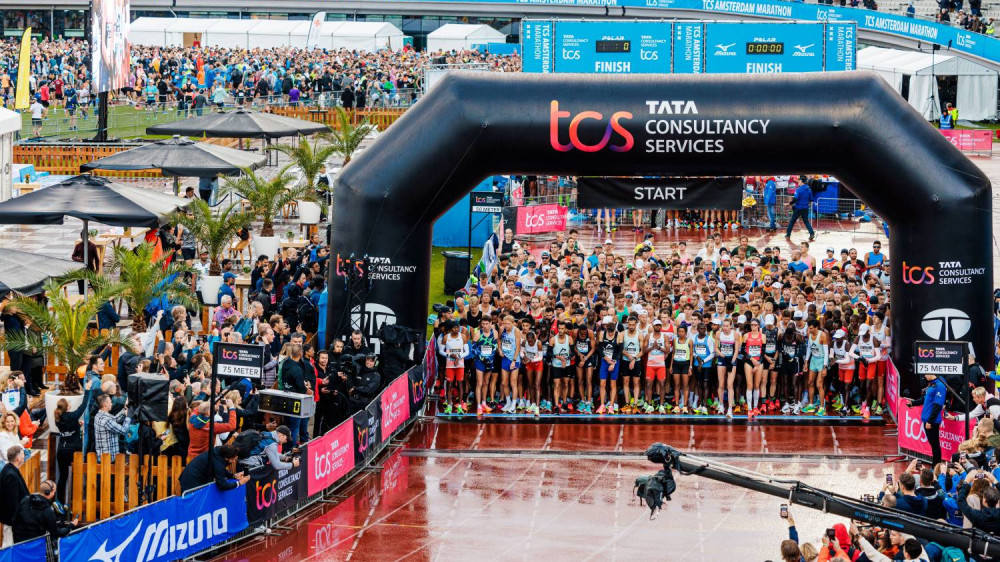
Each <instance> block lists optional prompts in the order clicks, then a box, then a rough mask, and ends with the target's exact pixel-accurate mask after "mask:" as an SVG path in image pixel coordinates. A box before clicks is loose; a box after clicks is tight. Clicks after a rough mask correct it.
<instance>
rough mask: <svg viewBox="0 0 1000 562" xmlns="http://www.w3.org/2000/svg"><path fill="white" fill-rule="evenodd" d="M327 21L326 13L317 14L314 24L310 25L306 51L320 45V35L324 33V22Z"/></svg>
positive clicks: (314, 17)
mask: <svg viewBox="0 0 1000 562" xmlns="http://www.w3.org/2000/svg"><path fill="white" fill-rule="evenodd" d="M324 21H326V12H316V15H314V16H313V19H312V23H310V24H309V35H308V36H307V37H306V49H312V48H313V47H315V46H316V45H317V44H318V43H319V34H320V32H321V31H323V22H324Z"/></svg>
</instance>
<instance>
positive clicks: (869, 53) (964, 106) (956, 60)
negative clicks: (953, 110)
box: [858, 47, 998, 121]
mask: <svg viewBox="0 0 1000 562" xmlns="http://www.w3.org/2000/svg"><path fill="white" fill-rule="evenodd" d="M943 53H944V52H943V51H937V52H936V53H934V54H933V55H932V54H931V53H920V52H913V51H900V50H896V49H885V48H882V47H866V48H864V49H861V50H859V51H858V70H871V71H874V72H875V73H876V74H878V75H879V76H881V77H882V78H884V79H885V81H886V82H888V83H889V85H890V86H892V88H893V89H894V90H896V91H897V92H899V93H900V94H902V92H903V85H904V81H905V82H908V94H907V101H908V102H909V103H910V105H911V106H913V107H914V109H916V110H917V111H918V112H920V114H921V115H923V116H924V117H925V118H926V119H928V120H933V119H937V118H938V117H940V114H941V109H940V107H941V106H942V105H943V103H942V101H941V94H940V92H939V91H938V87H937V83H936V81H935V78H936V77H939V76H955V77H957V78H958V92H957V94H956V100H955V105H956V107H957V108H958V112H959V113H958V116H959V119H968V120H971V121H977V120H980V119H994V118H996V113H997V86H998V83H997V82H998V80H997V73H996V72H994V71H992V70H990V69H988V68H986V67H985V66H982V65H980V64H977V63H974V62H972V61H969V60H966V59H964V58H962V57H958V56H954V55H949V54H943Z"/></svg>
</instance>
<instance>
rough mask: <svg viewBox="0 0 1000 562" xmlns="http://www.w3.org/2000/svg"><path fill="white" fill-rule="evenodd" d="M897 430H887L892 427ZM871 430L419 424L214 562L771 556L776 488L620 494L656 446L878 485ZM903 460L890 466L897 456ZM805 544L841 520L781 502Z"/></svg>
mask: <svg viewBox="0 0 1000 562" xmlns="http://www.w3.org/2000/svg"><path fill="white" fill-rule="evenodd" d="M891 429H893V428H888V430H891ZM886 431H887V428H883V427H849V428H837V429H831V428H830V427H815V426H811V427H793V426H782V427H772V426H768V427H746V426H744V427H741V426H708V427H684V426H663V427H655V426H640V425H606V424H605V425H583V424H573V425H556V424H530V425H529V424H525V425H518V424H509V425H506V424H467V423H435V422H425V423H424V424H423V425H422V426H420V427H418V428H416V429H415V430H413V432H412V433H411V435H410V436H409V438H408V439H407V443H406V445H405V446H404V447H402V448H400V449H398V450H396V451H395V452H393V453H391V454H390V455H389V456H388V458H387V459H386V460H385V461H384V463H383V467H384V468H383V470H382V471H381V472H379V473H367V474H364V475H362V476H359V477H357V478H355V479H354V481H352V482H351V483H350V485H349V486H348V487H347V488H345V489H344V490H342V491H341V492H340V493H341V494H343V495H345V496H346V498H344V499H342V500H337V503H333V504H327V505H325V506H322V507H320V508H316V509H314V510H313V511H311V512H309V513H306V514H303V516H302V517H300V518H299V519H298V520H297V521H293V522H290V523H287V525H288V526H289V527H291V529H292V530H291V531H281V533H282V536H280V537H272V538H267V539H256V540H252V541H248V542H247V543H245V544H243V545H241V546H240V548H239V549H235V550H233V551H231V552H230V553H229V554H227V555H226V556H222V557H220V558H217V560H226V561H238V560H246V561H252V562H279V561H287V560H294V561H296V562H298V561H305V560H314V561H327V560H338V561H340V560H344V561H346V560H353V561H379V562H383V561H391V560H414V561H418V560H419V561H423V560H426V561H440V560H455V559H458V558H461V559H469V560H546V561H555V560H574V561H578V560H579V561H583V560H605V561H606V560H636V559H644V560H648V559H654V560H672V561H681V560H691V561H702V560H704V561H719V560H741V561H742V560H748V561H750V560H756V561H763V560H774V559H780V556H779V551H778V546H779V544H780V542H781V540H782V539H785V538H787V537H788V534H787V525H786V523H785V521H783V520H782V519H780V518H779V517H778V511H779V505H780V504H781V503H782V501H781V500H780V499H778V498H775V497H771V496H766V495H763V494H759V493H756V492H750V491H748V490H745V489H743V488H738V487H734V486H729V485H725V484H720V483H717V482H714V481H711V480H707V479H702V478H699V477H696V476H679V475H678V476H677V485H678V488H677V492H676V493H675V494H674V498H673V501H671V502H669V503H668V504H667V505H666V507H665V509H664V510H663V512H662V514H661V515H660V516H659V517H658V518H657V519H656V520H654V521H650V520H649V510H648V509H646V508H644V507H640V506H639V505H638V504H637V502H636V500H635V498H634V497H633V496H632V486H633V482H634V480H635V478H636V477H637V476H642V475H645V474H651V473H653V472H655V470H656V468H657V467H656V466H654V465H652V464H650V463H649V462H648V461H646V460H645V458H644V457H643V455H642V451H643V450H644V449H645V448H646V447H647V446H648V445H649V444H650V443H651V442H653V441H663V442H666V443H669V444H671V445H674V446H676V447H678V448H680V449H683V450H689V451H696V452H697V453H703V454H705V455H706V456H711V457H715V458H716V459H717V460H721V461H722V462H726V463H727V464H730V465H732V466H735V467H739V468H743V469H750V470H755V471H759V472H763V473H766V474H769V475H774V476H778V477H789V478H795V479H800V480H802V481H804V482H807V483H809V484H813V485H816V486H820V487H822V488H825V489H828V490H833V491H837V492H840V493H844V494H846V495H860V494H862V493H877V492H878V490H879V489H880V487H881V485H882V483H883V482H884V474H885V471H886V470H887V469H888V467H890V466H891V465H889V464H887V463H886V462H885V460H884V457H883V455H891V454H893V453H894V452H895V440H894V437H892V436H891V435H887V433H886ZM895 468H896V470H897V471H898V470H899V469H900V466H899V465H896V466H895ZM792 513H793V515H794V516H795V519H796V523H797V524H798V528H799V530H800V534H801V535H802V540H803V541H813V542H818V541H819V538H820V535H822V533H823V532H824V530H825V529H826V528H827V527H830V526H832V525H833V524H834V523H837V522H844V521H843V520H842V519H840V518H837V517H833V516H826V515H823V514H822V513H819V512H815V511H811V510H806V509H804V508H798V509H796V508H794V507H793V508H792Z"/></svg>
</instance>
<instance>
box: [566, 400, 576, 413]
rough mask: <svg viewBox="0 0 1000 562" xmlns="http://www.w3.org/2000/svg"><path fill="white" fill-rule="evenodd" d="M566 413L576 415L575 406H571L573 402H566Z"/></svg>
mask: <svg viewBox="0 0 1000 562" xmlns="http://www.w3.org/2000/svg"><path fill="white" fill-rule="evenodd" d="M566 411H567V412H569V413H571V414H575V413H576V406H574V405H573V401H572V400H570V401H569V402H566Z"/></svg>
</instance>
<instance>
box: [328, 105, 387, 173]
mask: <svg viewBox="0 0 1000 562" xmlns="http://www.w3.org/2000/svg"><path fill="white" fill-rule="evenodd" d="M333 109H334V111H336V113H337V126H336V127H334V128H333V131H332V132H330V133H327V134H325V135H324V137H326V139H327V140H328V141H329V142H330V145H331V146H333V147H334V148H335V149H336V153H337V154H339V155H341V156H343V157H344V165H345V166H346V165H347V163H348V162H350V161H351V157H352V156H354V153H355V152H357V151H358V147H359V146H361V143H362V142H363V141H364V140H365V137H366V136H368V133H370V132H372V131H374V130H375V125H372V124H371V123H369V122H368V119H364V120H362V121H361V123H358V124H357V125H355V124H354V123H351V116H350V115H349V114H348V113H347V111H346V110H345V109H344V108H343V107H339V106H338V107H335V108H333Z"/></svg>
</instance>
